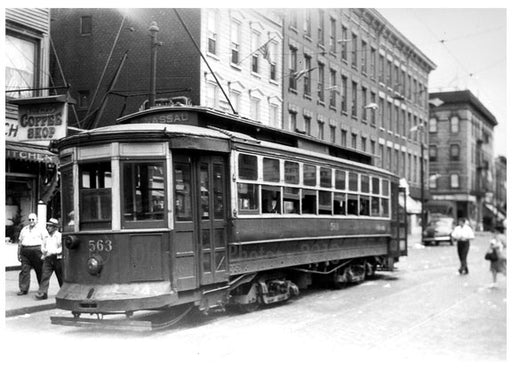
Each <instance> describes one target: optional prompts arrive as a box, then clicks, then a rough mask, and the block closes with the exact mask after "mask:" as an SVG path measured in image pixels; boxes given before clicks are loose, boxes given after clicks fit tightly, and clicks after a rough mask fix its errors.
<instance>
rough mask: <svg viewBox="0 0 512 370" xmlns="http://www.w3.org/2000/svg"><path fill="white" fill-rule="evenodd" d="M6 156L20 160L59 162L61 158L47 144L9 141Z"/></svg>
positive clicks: (6, 144)
mask: <svg viewBox="0 0 512 370" xmlns="http://www.w3.org/2000/svg"><path fill="white" fill-rule="evenodd" d="M5 154H6V158H9V159H16V160H19V161H28V162H42V163H53V164H58V163H59V158H58V156H57V155H56V154H55V153H52V152H50V151H49V150H48V148H47V147H46V146H42V145H35V144H28V143H19V142H13V141H7V142H6V143H5Z"/></svg>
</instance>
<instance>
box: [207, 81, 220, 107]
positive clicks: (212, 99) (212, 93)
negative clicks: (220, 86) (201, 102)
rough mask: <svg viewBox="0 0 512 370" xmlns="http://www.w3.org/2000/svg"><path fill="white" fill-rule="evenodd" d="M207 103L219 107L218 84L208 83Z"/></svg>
mask: <svg viewBox="0 0 512 370" xmlns="http://www.w3.org/2000/svg"><path fill="white" fill-rule="evenodd" d="M205 105H206V106H207V107H213V108H216V107H217V105H218V104H217V85H214V84H212V83H207V84H206V101H205Z"/></svg>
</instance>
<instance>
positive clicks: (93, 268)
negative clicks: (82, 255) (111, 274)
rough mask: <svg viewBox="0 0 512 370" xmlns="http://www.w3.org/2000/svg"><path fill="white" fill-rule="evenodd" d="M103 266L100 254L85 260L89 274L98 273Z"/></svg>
mask: <svg viewBox="0 0 512 370" xmlns="http://www.w3.org/2000/svg"><path fill="white" fill-rule="evenodd" d="M102 268H103V259H102V258H101V256H93V257H89V259H88V260H87V270H88V271H89V274H91V275H98V274H99V273H100V272H101V269H102Z"/></svg>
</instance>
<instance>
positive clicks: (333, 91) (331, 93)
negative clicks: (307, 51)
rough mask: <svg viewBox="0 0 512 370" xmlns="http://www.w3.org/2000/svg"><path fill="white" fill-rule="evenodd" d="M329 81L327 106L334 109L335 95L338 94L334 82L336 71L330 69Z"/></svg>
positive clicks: (335, 82)
mask: <svg viewBox="0 0 512 370" xmlns="http://www.w3.org/2000/svg"><path fill="white" fill-rule="evenodd" d="M330 73H331V81H330V84H331V85H330V86H329V105H330V106H331V107H332V108H336V94H337V93H338V86H337V81H336V71H335V70H334V69H331V71H330Z"/></svg>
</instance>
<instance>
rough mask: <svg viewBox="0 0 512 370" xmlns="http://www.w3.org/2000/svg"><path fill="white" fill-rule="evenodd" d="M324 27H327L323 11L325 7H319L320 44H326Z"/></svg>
mask: <svg viewBox="0 0 512 370" xmlns="http://www.w3.org/2000/svg"><path fill="white" fill-rule="evenodd" d="M324 29H325V21H324V11H323V9H318V43H319V44H320V45H324V44H325V39H324Z"/></svg>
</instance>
